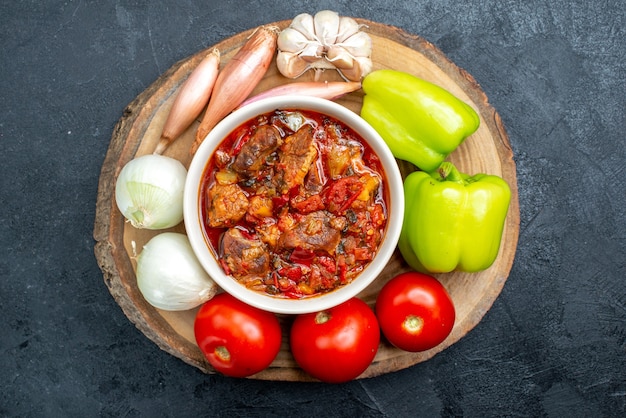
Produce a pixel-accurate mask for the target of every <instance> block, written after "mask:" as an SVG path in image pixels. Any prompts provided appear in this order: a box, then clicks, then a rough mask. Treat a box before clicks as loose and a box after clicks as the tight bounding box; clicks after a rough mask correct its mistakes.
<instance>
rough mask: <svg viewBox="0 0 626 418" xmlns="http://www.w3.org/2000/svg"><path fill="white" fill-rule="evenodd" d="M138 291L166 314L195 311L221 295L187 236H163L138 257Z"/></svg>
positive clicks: (168, 234)
mask: <svg viewBox="0 0 626 418" xmlns="http://www.w3.org/2000/svg"><path fill="white" fill-rule="evenodd" d="M137 287H139V291H140V292H141V294H142V295H143V297H144V298H145V299H146V300H147V301H148V303H150V304H151V305H152V306H154V307H156V308H159V309H163V310H166V311H185V310H188V309H193V308H195V307H196V306H199V305H201V304H203V303H204V302H206V301H207V300H209V299H211V298H212V297H213V296H214V295H215V294H216V293H217V289H218V288H217V284H215V282H214V281H213V279H211V278H210V277H209V275H208V274H207V273H206V272H205V271H204V269H203V268H202V266H201V265H200V262H199V261H198V259H197V258H196V256H195V254H194V252H193V250H192V249H191V244H190V243H189V239H188V238H187V236H186V235H184V234H180V233H177V232H163V233H161V234H158V235H156V236H154V237H153V238H151V239H150V241H148V243H147V244H146V245H144V247H143V250H142V251H141V253H140V254H139V257H137Z"/></svg>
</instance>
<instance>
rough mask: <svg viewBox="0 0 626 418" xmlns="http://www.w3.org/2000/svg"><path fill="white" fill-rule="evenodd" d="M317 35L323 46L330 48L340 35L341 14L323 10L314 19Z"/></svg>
mask: <svg viewBox="0 0 626 418" xmlns="http://www.w3.org/2000/svg"><path fill="white" fill-rule="evenodd" d="M313 24H314V25H315V34H316V35H317V38H318V39H319V40H320V42H321V43H322V45H324V46H330V45H332V44H334V43H335V42H336V41H337V34H338V33H339V14H338V13H337V12H333V11H332V10H322V11H320V12H317V13H316V14H315V17H314V18H313Z"/></svg>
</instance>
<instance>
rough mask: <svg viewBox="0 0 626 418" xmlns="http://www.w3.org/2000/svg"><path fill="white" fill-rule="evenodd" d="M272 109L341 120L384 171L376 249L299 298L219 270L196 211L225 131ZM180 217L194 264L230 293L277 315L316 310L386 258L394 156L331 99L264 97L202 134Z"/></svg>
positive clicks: (397, 211) (399, 202)
mask: <svg viewBox="0 0 626 418" xmlns="http://www.w3.org/2000/svg"><path fill="white" fill-rule="evenodd" d="M276 109H292V110H312V111H316V112H318V113H321V114H325V115H328V116H331V117H334V118H335V119H337V120H339V121H341V122H343V123H344V124H346V125H347V126H348V127H350V128H352V129H353V130H354V131H356V132H357V133H358V134H359V135H360V136H361V137H362V138H363V139H364V140H365V141H367V143H368V144H369V145H370V147H371V148H372V149H373V151H374V152H375V153H376V154H377V155H378V157H379V158H380V161H381V163H382V166H383V169H384V171H385V177H386V179H385V180H386V187H387V190H388V196H389V201H388V202H387V203H388V208H387V209H388V215H389V216H388V219H387V227H386V232H385V235H384V239H383V241H382V243H381V245H380V247H379V251H378V253H377V255H376V257H375V258H374V260H372V262H371V263H370V264H369V265H368V266H367V267H366V269H365V270H364V271H363V272H362V273H361V274H360V275H359V276H358V277H356V278H355V279H354V280H353V281H352V282H350V283H349V284H347V285H345V286H343V287H340V288H338V289H336V290H333V291H331V292H329V293H326V294H323V295H319V296H313V297H308V298H303V299H288V298H279V297H274V296H270V295H268V294H263V293H260V292H257V291H254V290H251V289H248V288H246V287H245V286H244V285H242V284H240V283H239V282H237V280H236V279H234V278H233V277H231V276H228V275H226V274H225V273H224V271H223V270H222V268H221V267H220V265H219V264H218V262H217V260H216V258H215V256H214V255H213V252H212V250H211V248H210V244H209V243H208V242H207V239H206V235H205V233H204V227H203V223H202V216H201V211H200V182H201V179H202V177H203V173H204V170H205V167H206V164H207V162H208V161H209V159H210V157H211V155H212V154H213V152H214V151H215V149H216V148H217V146H218V145H219V144H220V143H221V142H222V140H223V139H224V138H225V137H227V136H228V135H229V134H230V133H231V131H233V130H234V129H235V128H237V127H238V126H240V125H242V124H243V123H245V122H247V121H248V120H250V119H251V118H254V117H255V116H258V115H261V114H265V113H268V112H271V111H274V110H276ZM183 206H184V219H185V228H186V231H187V235H188V237H189V240H190V242H191V246H192V248H193V251H194V252H195V254H196V256H197V258H198V259H199V261H200V263H201V264H202V266H203V267H204V269H205V270H206V271H207V272H208V274H209V275H210V276H211V277H212V278H213V280H215V282H216V283H217V284H218V285H219V286H220V287H221V288H222V289H223V290H224V291H226V292H228V293H230V294H231V295H233V296H235V297H236V298H238V299H240V300H242V301H244V302H246V303H248V304H249V305H252V306H255V307H257V308H260V309H264V310H267V311H271V312H275V313H281V314H301V313H308V312H318V311H321V310H324V309H328V308H330V307H333V306H336V305H339V304H340V303H342V302H345V301H346V300H348V299H350V298H351V297H353V296H356V295H358V294H359V292H361V291H362V290H363V289H365V288H366V287H367V286H368V285H369V284H370V283H371V282H372V281H373V280H374V279H376V277H377V276H378V275H379V274H380V272H381V271H382V270H383V268H384V267H385V266H386V265H387V263H388V261H389V259H390V258H391V256H392V254H393V252H394V250H395V248H396V245H397V243H398V238H399V236H400V229H401V227H402V219H403V215H404V192H403V188H402V177H401V175H400V171H399V169H398V165H397V163H396V160H395V159H394V157H393V155H392V154H391V151H390V150H389V148H388V147H387V145H386V144H385V142H384V141H383V139H382V138H381V137H380V135H378V133H377V132H376V131H375V130H374V129H373V128H372V127H371V126H370V125H369V124H368V123H367V122H365V121H364V120H363V119H362V118H361V117H360V116H358V115H357V114H356V113H354V112H352V111H351V110H349V109H347V108H346V107H344V106H341V105H340V104H337V103H335V102H332V101H329V100H324V99H319V98H314V97H305V96H281V97H275V98H269V99H264V100H261V101H258V102H254V103H251V104H249V105H247V106H245V107H242V108H240V109H238V110H236V111H234V112H233V113H231V114H230V115H229V116H227V117H226V118H224V119H223V120H222V121H221V122H220V123H219V124H218V125H217V126H216V127H215V128H213V130H212V131H211V132H210V133H209V134H208V135H207V137H206V138H205V140H204V141H203V142H202V144H201V145H200V147H199V148H198V150H197V151H196V154H195V155H194V157H193V159H192V161H191V164H190V167H189V170H188V174H187V181H186V184H185V193H184V205H183Z"/></svg>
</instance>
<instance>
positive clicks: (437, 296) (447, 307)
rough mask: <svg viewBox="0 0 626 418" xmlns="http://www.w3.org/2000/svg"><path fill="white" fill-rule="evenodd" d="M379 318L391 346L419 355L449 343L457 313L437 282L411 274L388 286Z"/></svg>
mask: <svg viewBox="0 0 626 418" xmlns="http://www.w3.org/2000/svg"><path fill="white" fill-rule="evenodd" d="M376 316H377V317H378V322H379V323H380V328H381V330H382V333H383V335H384V336H385V338H387V340H388V341H389V342H390V343H391V344H393V345H394V346H396V347H398V348H400V349H402V350H405V351H411V352H417V351H425V350H429V349H431V348H433V347H436V346H438V345H439V344H441V343H442V342H443V341H444V340H445V339H446V337H447V336H448V335H449V334H450V332H451V331H452V327H453V326H454V319H455V309H454V303H453V302H452V299H451V298H450V295H449V294H448V292H447V290H446V288H445V287H444V286H443V285H442V284H441V283H440V282H439V281H438V280H437V279H436V278H434V277H433V276H429V275H426V274H423V273H417V272H413V271H411V272H406V273H401V274H399V275H397V276H396V277H394V278H392V279H391V280H390V281H388V282H387V283H385V285H384V286H383V288H382V289H381V290H380V292H379V294H378V297H377V299H376Z"/></svg>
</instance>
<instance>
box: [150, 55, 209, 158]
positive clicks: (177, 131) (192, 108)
mask: <svg viewBox="0 0 626 418" xmlns="http://www.w3.org/2000/svg"><path fill="white" fill-rule="evenodd" d="M219 66H220V52H219V50H217V49H214V50H212V51H211V52H210V53H209V54H208V55H207V56H206V57H204V59H202V61H200V64H198V66H197V67H196V68H195V69H194V70H193V71H192V72H191V74H189V77H188V78H187V80H186V81H185V82H184V83H183V85H182V86H181V88H180V90H179V92H178V94H177V95H176V98H175V99H174V103H173V104H172V108H171V109H170V113H169V114H168V115H167V119H166V121H165V125H164V126H163V132H162V133H161V139H160V141H159V143H158V144H157V147H156V150H155V151H154V153H155V154H162V153H163V151H165V149H166V148H167V147H168V146H169V145H170V144H171V143H172V142H173V141H174V140H175V139H176V138H178V137H179V136H180V135H181V134H182V133H183V132H184V131H185V129H187V128H189V126H190V125H191V124H192V122H193V121H194V120H195V119H196V118H197V117H198V116H200V113H202V110H203V109H204V108H205V107H206V105H207V103H208V102H209V97H210V96H211V91H213V85H214V84H215V80H216V79H217V74H218V72H219Z"/></svg>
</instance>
